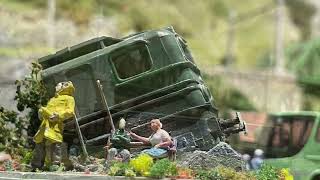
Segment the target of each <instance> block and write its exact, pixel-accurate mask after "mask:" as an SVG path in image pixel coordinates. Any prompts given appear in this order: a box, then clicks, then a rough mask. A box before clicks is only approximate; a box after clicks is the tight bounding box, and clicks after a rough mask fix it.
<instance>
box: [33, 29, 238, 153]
mask: <svg viewBox="0 0 320 180" xmlns="http://www.w3.org/2000/svg"><path fill="white" fill-rule="evenodd" d="M38 62H39V63H40V64H41V65H42V67H43V70H42V77H43V82H44V84H45V86H46V87H47V89H48V90H49V92H50V94H51V95H53V93H54V86H55V84H57V83H58V82H61V81H72V82H73V84H74V86H75V89H76V91H75V101H76V111H77V117H78V123H79V125H80V129H81V131H82V134H83V136H84V139H85V141H86V143H87V144H93V145H101V144H105V143H106V139H107V138H108V136H109V135H110V130H111V129H110V128H111V127H110V124H108V118H109V116H108V115H107V111H106V110H105V109H103V104H102V102H103V101H102V99H101V96H100V95H99V90H98V88H97V84H96V81H97V80H99V81H100V82H101V84H102V86H103V94H104V96H105V98H106V100H107V102H108V105H109V110H110V113H111V116H112V119H113V121H114V123H115V124H117V122H118V121H119V119H120V118H122V117H123V118H125V119H126V121H127V128H128V129H132V128H134V129H135V130H134V131H136V132H137V133H139V134H141V135H145V136H148V135H150V133H151V132H150V128H149V127H148V122H149V121H150V120H151V119H152V118H159V119H160V120H161V122H162V123H163V125H164V129H165V130H167V131H168V132H170V133H171V135H172V136H173V137H177V138H180V139H181V141H180V140H179V142H183V143H180V145H181V146H182V148H183V147H184V146H197V147H200V148H202V149H208V148H210V147H212V146H213V145H214V144H215V142H216V140H219V139H221V138H222V137H223V136H224V130H225V129H226V128H228V126H227V127H226V126H223V127H222V126H221V125H220V123H219V119H218V110H217V108H216V107H215V105H214V100H213V98H212V96H211V93H210V92H209V90H208V88H207V86H206V85H205V83H204V81H203V80H202V77H201V73H200V70H199V69H198V67H197V66H196V64H195V62H194V59H193V57H192V55H191V52H190V51H189V49H188V45H187V42H186V41H185V40H184V39H183V38H182V37H181V36H180V35H179V34H177V33H176V32H175V31H174V29H173V28H172V27H168V28H164V29H159V30H151V31H146V32H141V33H137V34H134V35H131V36H127V37H124V38H121V39H116V38H111V37H98V38H95V39H92V40H89V41H86V42H83V43H81V44H78V45H76V46H72V47H67V48H65V49H63V50H61V51H58V52H56V53H55V54H52V55H49V56H46V57H43V58H40V59H39V60H38ZM233 125H235V124H232V126H233ZM239 129H241V128H239ZM231 131H232V130H231ZM231 131H230V129H229V130H228V132H231ZM236 131H237V130H236ZM236 131H235V132H236ZM75 132H76V131H75V126H74V120H72V121H69V122H67V123H66V124H65V130H64V136H65V137H68V138H65V139H67V140H68V139H69V140H70V139H73V138H76V133H75Z"/></svg>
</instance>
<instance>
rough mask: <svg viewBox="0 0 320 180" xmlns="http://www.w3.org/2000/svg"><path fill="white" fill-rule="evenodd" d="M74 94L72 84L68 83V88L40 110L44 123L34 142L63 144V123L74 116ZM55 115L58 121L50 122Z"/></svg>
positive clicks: (62, 90)
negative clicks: (47, 141) (45, 140)
mask: <svg viewBox="0 0 320 180" xmlns="http://www.w3.org/2000/svg"><path fill="white" fill-rule="evenodd" d="M73 93H74V87H73V85H72V82H68V86H67V87H63V88H62V89H61V90H60V91H59V92H56V95H55V97H53V98H51V99H50V100H49V102H48V104H47V106H46V107H41V108H40V109H39V114H40V115H41V120H42V122H41V125H40V127H39V130H38V132H37V133H36V135H35V136H34V138H33V140H34V142H36V143H41V142H43V140H44V138H45V139H47V140H49V141H50V142H52V143H61V142H62V141H63V137H62V133H63V126H64V125H63V121H64V120H66V119H69V118H71V117H73V116H74V108H75V101H74V97H73ZM54 113H55V114H57V115H58V119H57V120H56V121H52V120H50V117H51V116H52V115H53V114H54Z"/></svg>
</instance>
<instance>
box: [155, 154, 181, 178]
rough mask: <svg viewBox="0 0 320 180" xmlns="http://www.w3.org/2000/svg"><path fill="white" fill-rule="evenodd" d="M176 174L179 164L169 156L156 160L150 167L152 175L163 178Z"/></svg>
mask: <svg viewBox="0 0 320 180" xmlns="http://www.w3.org/2000/svg"><path fill="white" fill-rule="evenodd" d="M174 175H177V166H176V164H175V163H173V162H171V161H170V160H169V159H167V158H165V159H161V160H158V161H156V162H155V164H154V165H153V166H152V167H151V169H150V176H151V177H155V178H163V177H165V176H174Z"/></svg>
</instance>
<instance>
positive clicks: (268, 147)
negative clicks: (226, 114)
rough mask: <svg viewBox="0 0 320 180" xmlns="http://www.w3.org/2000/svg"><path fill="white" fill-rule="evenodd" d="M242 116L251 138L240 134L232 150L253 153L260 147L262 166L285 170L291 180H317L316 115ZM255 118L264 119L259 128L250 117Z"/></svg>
mask: <svg viewBox="0 0 320 180" xmlns="http://www.w3.org/2000/svg"><path fill="white" fill-rule="evenodd" d="M248 114H249V115H248ZM242 115H243V117H244V118H245V119H246V121H247V123H248V129H249V133H251V135H253V136H254V139H253V138H251V139H250V138H247V137H244V136H243V137H242V135H240V141H239V139H238V140H237V142H235V141H232V142H231V144H233V145H234V147H235V149H237V150H238V151H240V152H242V153H249V154H253V153H252V152H253V151H254V150H255V149H256V148H260V149H262V150H264V152H265V158H266V159H265V163H266V164H269V165H272V166H275V167H278V168H289V169H290V171H291V173H292V174H293V175H294V178H295V179H298V180H299V179H301V180H306V179H310V180H318V179H320V112H307V111H302V112H281V113H273V114H270V115H267V116H266V115H262V116H261V114H258V115H257V114H256V115H252V113H251V115H250V113H247V114H246V113H242ZM250 116H251V117H253V118H251V119H250V118H249V117H250ZM258 117H260V119H261V117H262V118H263V117H265V120H262V121H260V122H261V123H262V124H260V125H259V126H258V125H257V124H256V123H254V122H257V121H258V119H256V120H255V121H254V118H258ZM250 125H252V127H250ZM253 126H255V127H254V128H253ZM250 130H252V131H255V132H250Z"/></svg>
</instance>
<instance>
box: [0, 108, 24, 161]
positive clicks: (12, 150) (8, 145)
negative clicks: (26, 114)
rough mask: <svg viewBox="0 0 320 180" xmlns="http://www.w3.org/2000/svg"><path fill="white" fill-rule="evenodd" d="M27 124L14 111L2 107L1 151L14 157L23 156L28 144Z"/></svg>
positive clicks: (0, 110) (0, 119)
mask: <svg viewBox="0 0 320 180" xmlns="http://www.w3.org/2000/svg"><path fill="white" fill-rule="evenodd" d="M26 129H27V122H26V120H25V119H23V118H19V117H18V114H17V113H16V112H14V111H9V110H6V109H4V108H3V107H0V131H1V133H0V151H5V152H7V153H9V154H11V155H12V156H15V155H22V154H21V149H23V148H24V146H25V144H26V139H25V137H26V135H27V133H26V132H27V131H26Z"/></svg>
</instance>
